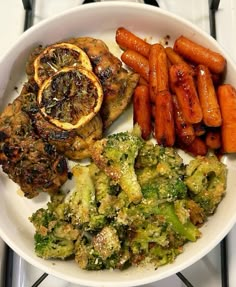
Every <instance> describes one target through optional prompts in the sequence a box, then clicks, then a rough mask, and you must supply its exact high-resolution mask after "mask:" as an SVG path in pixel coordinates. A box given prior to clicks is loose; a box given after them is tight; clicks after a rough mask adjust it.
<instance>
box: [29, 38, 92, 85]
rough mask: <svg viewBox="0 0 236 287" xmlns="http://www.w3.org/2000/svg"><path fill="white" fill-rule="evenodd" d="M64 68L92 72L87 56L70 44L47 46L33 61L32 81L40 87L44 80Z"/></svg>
mask: <svg viewBox="0 0 236 287" xmlns="http://www.w3.org/2000/svg"><path fill="white" fill-rule="evenodd" d="M65 67H84V68H85V69H86V70H90V71H92V65H91V62H90V60H89V57H88V55H87V54H86V53H85V52H84V51H83V50H82V49H81V48H79V47H78V46H76V45H73V44H70V43H58V44H54V45H49V46H48V47H46V48H45V49H43V50H42V52H41V53H40V54H39V55H38V56H37V58H36V59H35V61H34V80H35V82H36V83H37V84H38V86H41V85H42V84H43V82H44V81H45V80H47V79H48V78H49V77H51V76H52V75H54V74H55V73H56V72H58V71H59V70H61V69H62V68H65Z"/></svg>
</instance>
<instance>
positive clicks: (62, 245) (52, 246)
mask: <svg viewBox="0 0 236 287" xmlns="http://www.w3.org/2000/svg"><path fill="white" fill-rule="evenodd" d="M34 241H35V253H36V255H37V256H39V257H42V258H44V259H51V258H55V259H57V258H58V259H65V258H67V257H69V256H71V255H73V254H74V242H73V241H72V240H68V239H62V238H59V237H56V236H54V235H53V233H51V234H48V235H45V236H43V235H41V234H39V233H36V234H35V235H34Z"/></svg>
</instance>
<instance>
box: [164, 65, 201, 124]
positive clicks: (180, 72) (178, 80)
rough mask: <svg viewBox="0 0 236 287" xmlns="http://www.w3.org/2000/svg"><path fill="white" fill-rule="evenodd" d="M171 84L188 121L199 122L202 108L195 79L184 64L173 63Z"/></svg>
mask: <svg viewBox="0 0 236 287" xmlns="http://www.w3.org/2000/svg"><path fill="white" fill-rule="evenodd" d="M169 72H170V73H169V74H170V82H171V86H172V88H173V90H174V92H175V94H176V96H177V100H178V103H179V106H180V108H181V110H182V112H183V115H184V117H185V119H186V121H187V122H189V123H191V124H195V123H199V122H200V121H201V120H202V109H201V106H200V102H199V99H198V94H197V91H196V88H195V83H194V79H193V77H192V75H191V73H190V72H189V69H187V68H186V66H185V65H183V64H177V65H172V66H171V67H170V70H169Z"/></svg>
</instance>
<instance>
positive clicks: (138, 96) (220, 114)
mask: <svg viewBox="0 0 236 287" xmlns="http://www.w3.org/2000/svg"><path fill="white" fill-rule="evenodd" d="M116 42H117V44H118V45H119V46H120V48H121V49H122V50H123V52H122V55H121V60H122V61H123V62H124V63H125V64H126V65H127V66H128V67H129V68H131V69H132V70H133V71H135V72H137V73H139V74H140V80H139V84H138V86H137V87H136V89H135V92H134V97H133V109H134V123H138V124H139V125H140V127H141V130H142V137H143V138H144V139H149V138H150V137H151V135H153V136H154V138H155V139H156V141H157V143H158V144H160V145H163V146H169V147H171V146H176V147H179V148H181V149H183V150H185V151H186V152H189V153H191V154H193V155H206V154H207V152H208V150H209V149H211V150H214V151H220V152H222V153H234V152H236V90H235V88H234V87H233V86H232V85H231V84H222V83H221V79H222V75H223V74H224V72H225V69H226V60H225V58H224V57H223V56H222V55H221V54H219V53H217V52H214V51H212V50H210V49H207V48H206V47H203V46H202V45H200V44H198V43H196V42H193V41H192V40H190V39H189V38H186V37H184V36H180V37H179V38H177V39H176V40H175V42H174V45H173V47H165V46H163V45H162V44H160V43H155V44H150V43H148V42H146V41H144V40H143V39H142V38H140V37H139V36H137V35H135V34H133V33H132V32H131V31H129V30H127V29H125V28H123V27H120V28H118V29H117V31H116Z"/></svg>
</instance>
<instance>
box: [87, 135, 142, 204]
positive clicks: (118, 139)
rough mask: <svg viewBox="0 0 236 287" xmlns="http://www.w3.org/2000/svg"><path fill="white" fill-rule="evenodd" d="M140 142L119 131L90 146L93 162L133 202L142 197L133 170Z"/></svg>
mask: <svg viewBox="0 0 236 287" xmlns="http://www.w3.org/2000/svg"><path fill="white" fill-rule="evenodd" d="M141 144H142V142H141V140H140V138H139V137H138V136H134V135H129V134H128V133H119V134H112V135H110V136H109V137H108V138H107V139H102V140H100V141H97V142H96V143H95V144H94V145H93V147H92V148H91V150H92V151H91V157H92V159H93V161H94V162H95V164H96V165H97V166H98V167H99V168H101V169H102V170H104V171H105V173H106V174H107V175H108V176H110V177H111V178H112V179H113V180H114V181H115V182H116V183H117V184H119V185H120V187H121V188H122V189H123V190H124V192H125V193H126V195H127V197H128V199H129V201H130V202H133V203H138V202H140V200H141V199H142V192H141V189H140V186H139V184H138V181H137V177H136V174H135V171H134V163H135V158H136V157H137V154H138V151H139V149H140V146H141Z"/></svg>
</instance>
